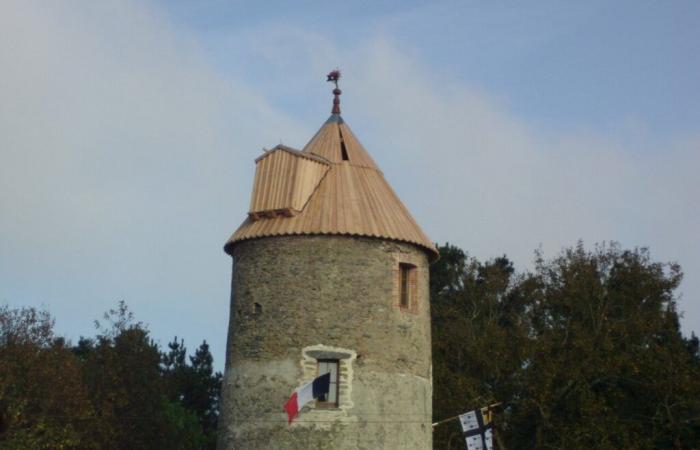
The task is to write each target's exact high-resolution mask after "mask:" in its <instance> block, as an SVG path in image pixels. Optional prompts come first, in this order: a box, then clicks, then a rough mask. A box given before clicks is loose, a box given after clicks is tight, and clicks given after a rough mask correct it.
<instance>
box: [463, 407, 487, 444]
mask: <svg viewBox="0 0 700 450" xmlns="http://www.w3.org/2000/svg"><path fill="white" fill-rule="evenodd" d="M459 422H460V423H461V424H462V432H463V434H464V439H465V440H466V441H467V450H493V425H492V424H491V413H490V411H489V410H488V408H482V409H475V410H474V411H469V412H467V413H464V414H462V415H460V416H459Z"/></svg>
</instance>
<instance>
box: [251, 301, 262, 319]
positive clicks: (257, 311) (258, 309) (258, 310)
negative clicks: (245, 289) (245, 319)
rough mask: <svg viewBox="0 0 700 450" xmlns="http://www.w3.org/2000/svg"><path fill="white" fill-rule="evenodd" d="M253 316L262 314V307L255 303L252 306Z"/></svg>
mask: <svg viewBox="0 0 700 450" xmlns="http://www.w3.org/2000/svg"><path fill="white" fill-rule="evenodd" d="M253 314H255V315H256V316H259V315H260V314H262V305H261V304H260V303H257V302H256V303H255V304H254V305H253Z"/></svg>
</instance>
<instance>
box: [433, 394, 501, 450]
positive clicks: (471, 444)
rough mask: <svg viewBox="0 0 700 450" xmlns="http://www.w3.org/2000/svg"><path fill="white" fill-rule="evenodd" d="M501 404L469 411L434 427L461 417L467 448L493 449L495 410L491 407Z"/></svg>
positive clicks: (437, 423)
mask: <svg viewBox="0 0 700 450" xmlns="http://www.w3.org/2000/svg"><path fill="white" fill-rule="evenodd" d="M500 404H501V403H494V404H493V405H489V406H486V407H483V408H479V409H475V410H473V411H467V412H465V413H464V414H460V415H458V416H454V417H450V418H448V419H445V420H441V421H439V422H435V423H434V424H433V428H435V427H436V426H437V425H440V424H443V423H445V422H449V421H451V420H455V419H459V423H460V425H461V426H462V435H463V436H464V440H465V442H466V444H467V450H493V412H492V410H491V409H492V408H493V407H495V406H498V405H500Z"/></svg>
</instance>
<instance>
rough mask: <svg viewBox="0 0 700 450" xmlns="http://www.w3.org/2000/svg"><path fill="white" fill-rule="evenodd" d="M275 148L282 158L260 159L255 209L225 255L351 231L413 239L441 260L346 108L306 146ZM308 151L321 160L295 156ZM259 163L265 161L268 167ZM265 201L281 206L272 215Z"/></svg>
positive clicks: (408, 241)
mask: <svg viewBox="0 0 700 450" xmlns="http://www.w3.org/2000/svg"><path fill="white" fill-rule="evenodd" d="M273 150H274V151H276V152H284V156H283V157H282V156H280V157H279V158H274V157H272V156H271V157H269V158H264V159H259V160H258V162H257V166H258V167H257V170H256V177H255V183H254V189H253V199H252V200H251V211H253V210H254V209H255V211H254V214H251V213H249V215H248V218H247V219H246V220H245V221H244V222H243V223H242V224H241V226H240V227H239V228H238V230H236V232H235V233H234V234H233V236H231V238H230V239H229V240H228V242H227V243H226V245H225V246H224V249H225V251H226V252H227V253H229V254H230V253H231V251H232V249H233V247H234V246H235V245H236V243H238V242H241V241H244V240H248V239H256V238H262V237H269V236H289V235H348V236H366V237H373V238H380V239H387V240H394V241H401V242H407V243H410V244H414V245H417V246H418V247H420V248H422V249H423V250H425V251H426V252H427V253H428V254H429V256H430V258H431V259H436V258H437V256H438V252H437V249H436V248H435V245H434V244H433V242H432V241H431V240H430V239H429V238H428V236H427V235H426V234H425V233H424V232H423V230H421V228H420V227H419V226H418V224H417V223H416V221H415V220H414V219H413V217H412V216H411V214H410V213H409V211H408V209H407V208H406V207H405V206H404V204H403V203H402V202H401V200H400V199H399V197H398V196H397V195H396V193H395V192H394V190H393V189H392V188H391V186H389V183H387V182H386V180H385V179H384V175H383V174H382V172H381V171H380V170H379V168H378V167H377V165H376V163H375V162H374V160H373V159H372V157H371V156H370V155H369V153H367V151H366V150H365V149H364V147H363V146H362V144H360V142H359V140H358V139H357V138H356V137H355V135H354V134H353V133H352V131H351V130H350V127H348V126H347V124H346V123H345V122H344V120H343V119H342V117H341V116H340V114H332V115H331V116H330V118H329V119H328V120H327V121H326V122H325V123H324V124H323V126H322V127H321V129H319V130H318V132H317V133H316V135H314V137H313V138H312V139H311V140H310V141H309V143H308V144H306V146H305V147H304V149H303V150H302V151H301V152H299V151H298V150H296V151H294V150H293V149H288V148H276V149H273ZM290 150H291V151H290ZM271 152H272V151H271ZM279 154H280V155H282V153H279ZM290 155H291V156H290ZM305 155H308V156H312V155H313V156H314V157H317V158H318V162H314V163H313V164H312V163H308V162H306V161H303V162H302V161H300V160H298V159H295V158H303V157H304V156H305ZM307 159H308V158H307ZM261 161H267V162H266V163H265V164H266V165H265V166H264V167H262V166H261ZM287 198H288V199H290V200H288V201H287V200H285V199H287ZM280 199H281V200H280ZM285 202H288V203H289V205H286V204H285ZM265 205H274V206H275V208H276V209H275V211H268V212H267V213H266V211H264V210H261V208H263V209H264V208H265V207H266V206H265ZM270 207H272V206H270ZM280 211H288V213H278V212H280Z"/></svg>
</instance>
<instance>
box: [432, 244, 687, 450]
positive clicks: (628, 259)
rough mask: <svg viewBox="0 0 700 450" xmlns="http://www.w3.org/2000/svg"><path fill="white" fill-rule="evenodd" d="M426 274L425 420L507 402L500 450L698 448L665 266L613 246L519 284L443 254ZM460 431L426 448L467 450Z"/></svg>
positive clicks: (452, 251) (673, 281)
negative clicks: (429, 404)
mask: <svg viewBox="0 0 700 450" xmlns="http://www.w3.org/2000/svg"><path fill="white" fill-rule="evenodd" d="M440 252H441V260H440V261H438V262H437V263H436V264H435V265H434V266H433V267H432V269H431V278H432V281H431V296H432V309H433V364H434V386H435V388H434V389H435V396H434V415H435V418H436V419H441V418H445V417H449V416H452V415H456V414H459V413H461V412H464V411H465V410H466V409H468V408H476V407H480V406H485V405H487V404H490V403H493V402H497V401H499V402H503V403H504V405H503V408H502V409H501V410H499V412H498V413H497V414H496V426H497V430H498V443H500V445H501V447H502V448H508V449H528V448H533V449H541V448H569V449H584V448H585V449H590V448H596V449H619V448H625V449H663V448H694V446H697V443H698V442H700V357H699V356H698V340H697V338H696V337H695V336H691V338H690V339H686V338H684V337H683V336H682V335H681V333H680V330H679V323H678V313H677V312H676V304H675V298H674V291H675V290H676V288H677V287H678V284H679V283H680V280H681V271H680V268H679V267H678V266H677V265H675V264H660V263H657V262H653V261H652V260H651V259H650V257H649V253H648V251H647V250H645V249H636V250H622V249H620V248H619V247H618V246H616V245H611V246H607V247H606V246H599V247H597V248H596V249H595V250H594V251H586V250H585V249H584V247H583V245H581V244H579V245H578V246H577V247H575V248H571V249H567V250H565V251H564V252H563V253H562V254H561V255H560V256H558V257H557V258H555V259H553V260H550V261H545V260H544V259H543V258H542V257H539V256H538V258H537V261H536V267H535V269H534V271H533V272H532V273H526V274H523V275H520V276H515V275H514V271H513V267H512V264H511V263H510V262H509V261H508V260H507V259H506V258H505V257H502V258H497V259H495V260H493V261H489V262H486V263H481V262H478V261H477V260H475V259H473V258H469V257H467V255H465V254H464V252H462V251H461V250H460V249H458V248H456V247H453V246H450V245H446V246H444V247H442V248H440ZM463 446H464V443H463V440H462V439H461V436H460V430H459V427H458V425H457V423H455V422H452V423H450V424H447V425H443V426H440V427H438V428H437V429H436V433H435V448H436V449H441V450H444V449H451V448H455V449H456V448H463Z"/></svg>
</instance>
